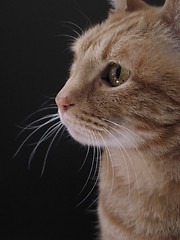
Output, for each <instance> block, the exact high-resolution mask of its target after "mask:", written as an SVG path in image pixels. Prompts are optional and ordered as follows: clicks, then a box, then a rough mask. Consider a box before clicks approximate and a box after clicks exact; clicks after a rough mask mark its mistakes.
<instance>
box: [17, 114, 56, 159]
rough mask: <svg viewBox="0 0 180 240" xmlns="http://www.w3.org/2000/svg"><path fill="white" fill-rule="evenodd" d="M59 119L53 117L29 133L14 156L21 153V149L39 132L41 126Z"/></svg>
mask: <svg viewBox="0 0 180 240" xmlns="http://www.w3.org/2000/svg"><path fill="white" fill-rule="evenodd" d="M55 120H57V118H51V119H50V120H49V121H47V122H45V123H43V124H42V125H40V126H38V127H37V128H36V129H35V130H34V131H33V132H32V133H31V134H29V135H28V137H27V138H26V139H25V140H24V141H23V142H22V143H21V145H20V147H19V148H18V150H17V151H16V153H15V154H14V157H16V156H17V154H18V153H19V151H20V150H21V148H22V147H23V146H24V144H25V143H26V142H27V141H28V140H29V139H30V138H31V137H32V136H33V135H34V134H35V133H36V132H38V131H39V130H40V129H41V128H43V127H44V126H46V125H48V124H49V123H52V122H53V121H55Z"/></svg>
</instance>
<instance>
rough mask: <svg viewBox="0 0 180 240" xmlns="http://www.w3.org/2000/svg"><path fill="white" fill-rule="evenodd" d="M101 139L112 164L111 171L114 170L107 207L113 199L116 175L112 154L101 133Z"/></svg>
mask: <svg viewBox="0 0 180 240" xmlns="http://www.w3.org/2000/svg"><path fill="white" fill-rule="evenodd" d="M99 135H100V137H101V138H102V141H103V142H104V145H105V147H106V149H107V152H108V155H109V159H110V163H111V170H112V182H111V188H110V192H109V196H108V198H107V200H106V205H107V204H108V202H109V200H110V197H111V194H112V191H113V186H114V177H115V173H114V166H113V165H114V164H113V160H112V156H111V152H110V150H109V148H108V145H107V144H106V142H105V140H104V138H103V137H102V135H101V133H99Z"/></svg>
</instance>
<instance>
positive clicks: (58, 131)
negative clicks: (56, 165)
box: [41, 126, 63, 176]
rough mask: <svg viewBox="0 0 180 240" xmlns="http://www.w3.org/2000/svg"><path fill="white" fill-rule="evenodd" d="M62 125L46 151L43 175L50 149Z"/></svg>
mask: <svg viewBox="0 0 180 240" xmlns="http://www.w3.org/2000/svg"><path fill="white" fill-rule="evenodd" d="M62 127H63V126H61V127H60V128H59V129H58V131H57V133H56V134H55V135H54V137H53V139H52V141H51V143H50V144H49V147H48V149H47V152H46V155H45V158H44V163H43V167H42V172H41V176H42V175H43V174H44V170H45V166H46V162H47V157H48V154H49V151H50V149H51V147H52V144H53V142H54V141H55V139H56V137H57V135H58V134H59V132H60V131H61V129H62Z"/></svg>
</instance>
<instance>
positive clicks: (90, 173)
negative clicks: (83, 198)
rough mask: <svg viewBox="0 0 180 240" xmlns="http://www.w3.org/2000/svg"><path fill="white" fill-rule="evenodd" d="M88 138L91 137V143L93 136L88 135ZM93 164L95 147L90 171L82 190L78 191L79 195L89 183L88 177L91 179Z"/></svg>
mask: <svg viewBox="0 0 180 240" xmlns="http://www.w3.org/2000/svg"><path fill="white" fill-rule="evenodd" d="M90 136H91V137H92V142H93V141H94V139H93V136H92V134H91V133H90ZM94 162H95V147H93V159H92V163H91V169H90V172H89V175H88V178H87V180H86V182H85V184H84V186H83V188H82V189H81V191H80V193H79V194H81V193H82V192H83V191H84V189H85V187H86V186H87V184H88V182H89V180H90V177H91V175H92V171H93V167H94Z"/></svg>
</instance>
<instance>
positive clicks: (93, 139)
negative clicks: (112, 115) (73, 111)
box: [59, 112, 103, 146]
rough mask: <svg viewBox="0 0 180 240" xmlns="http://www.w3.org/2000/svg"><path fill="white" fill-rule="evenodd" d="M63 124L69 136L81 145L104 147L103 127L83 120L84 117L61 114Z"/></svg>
mask: <svg viewBox="0 0 180 240" xmlns="http://www.w3.org/2000/svg"><path fill="white" fill-rule="evenodd" d="M59 115H60V119H61V122H62V123H63V124H64V126H65V127H66V128H67V130H68V132H69V134H70V135H71V136H72V137H73V138H74V139H75V140H76V141H78V142H79V143H81V144H83V145H94V146H100V145H102V132H103V126H100V125H99V126H97V125H95V124H92V122H91V123H88V121H86V120H82V117H81V118H79V119H78V117H77V116H76V117H74V116H69V115H66V114H63V115H62V114H61V112H59Z"/></svg>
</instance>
